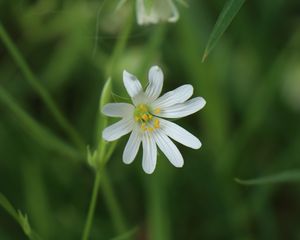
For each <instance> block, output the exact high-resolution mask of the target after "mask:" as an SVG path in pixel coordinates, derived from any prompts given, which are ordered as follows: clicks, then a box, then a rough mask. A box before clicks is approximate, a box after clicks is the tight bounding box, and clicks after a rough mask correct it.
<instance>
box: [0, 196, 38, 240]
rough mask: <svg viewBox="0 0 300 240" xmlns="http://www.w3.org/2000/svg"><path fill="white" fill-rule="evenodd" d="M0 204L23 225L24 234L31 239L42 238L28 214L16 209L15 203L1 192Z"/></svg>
mask: <svg viewBox="0 0 300 240" xmlns="http://www.w3.org/2000/svg"><path fill="white" fill-rule="evenodd" d="M0 206H2V207H3V209H4V210H6V211H7V213H9V214H10V215H11V216H12V217H13V218H14V219H15V220H16V221H17V222H18V224H19V225H20V226H21V228H22V229H23V232H24V234H25V235H26V236H27V237H28V238H29V239H30V240H41V238H40V236H39V235H38V234H37V233H36V232H35V231H34V230H32V228H31V226H30V224H29V221H28V217H27V215H26V214H25V215H23V214H22V213H21V211H20V210H18V211H16V210H15V208H14V207H13V205H12V204H11V203H10V202H9V201H8V199H7V198H6V197H5V196H4V195H3V194H2V193H0Z"/></svg>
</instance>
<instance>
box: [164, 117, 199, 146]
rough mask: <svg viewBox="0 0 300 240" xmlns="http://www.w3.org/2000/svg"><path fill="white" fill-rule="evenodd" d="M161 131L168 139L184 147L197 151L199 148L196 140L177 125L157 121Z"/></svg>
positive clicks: (165, 121)
mask: <svg viewBox="0 0 300 240" xmlns="http://www.w3.org/2000/svg"><path fill="white" fill-rule="evenodd" d="M159 121H160V126H161V130H162V131H163V132H164V133H165V134H166V135H168V136H169V137H170V138H172V139H174V140H175V141H177V142H179V143H181V144H183V145H184V146H187V147H190V148H193V149H199V148H200V147H201V142H200V141H199V139H198V138H196V137H195V136H194V135H193V134H191V133H189V132H188V131H187V130H185V129H184V128H182V127H180V126H179V125H177V124H175V123H173V122H170V121H167V120H164V119H161V118H160V119H159Z"/></svg>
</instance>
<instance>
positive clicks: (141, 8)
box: [136, 0, 179, 25]
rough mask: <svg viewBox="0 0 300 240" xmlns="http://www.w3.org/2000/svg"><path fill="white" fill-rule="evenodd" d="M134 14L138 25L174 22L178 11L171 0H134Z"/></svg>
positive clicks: (177, 16)
mask: <svg viewBox="0 0 300 240" xmlns="http://www.w3.org/2000/svg"><path fill="white" fill-rule="evenodd" d="M136 16H137V22H138V24H139V25H147V24H155V23H158V22H159V21H167V22H176V21H177V20H178V18H179V13H178V10H177V8H176V6H175V4H174V3H173V1H172V0H136Z"/></svg>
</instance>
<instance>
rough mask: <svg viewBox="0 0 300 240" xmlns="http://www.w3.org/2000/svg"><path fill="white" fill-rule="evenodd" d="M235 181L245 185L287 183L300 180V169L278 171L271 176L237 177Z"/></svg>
mask: <svg viewBox="0 0 300 240" xmlns="http://www.w3.org/2000/svg"><path fill="white" fill-rule="evenodd" d="M235 181H236V182H237V183H239V184H243V185H262V184H271V183H286V182H300V170H292V171H287V172H282V173H278V174H275V175H271V176H266V177H261V178H254V179H247V180H242V179H239V178H236V179H235Z"/></svg>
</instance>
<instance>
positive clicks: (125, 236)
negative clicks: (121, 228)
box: [111, 227, 138, 240]
mask: <svg viewBox="0 0 300 240" xmlns="http://www.w3.org/2000/svg"><path fill="white" fill-rule="evenodd" d="M137 231H138V227H135V228H133V229H131V230H129V231H128V232H125V233H123V234H121V235H119V236H117V237H114V238H113V239H111V240H127V239H132V238H133V236H134V235H135V234H136V232H137Z"/></svg>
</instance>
